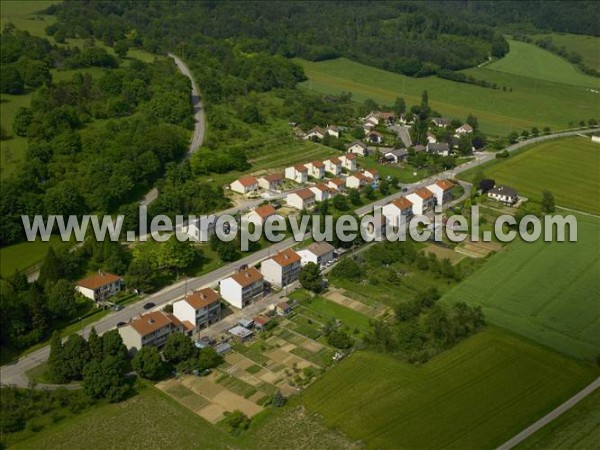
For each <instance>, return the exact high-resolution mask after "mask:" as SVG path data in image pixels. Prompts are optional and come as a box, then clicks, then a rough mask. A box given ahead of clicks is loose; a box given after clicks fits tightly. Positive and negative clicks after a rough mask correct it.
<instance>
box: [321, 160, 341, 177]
mask: <svg viewBox="0 0 600 450" xmlns="http://www.w3.org/2000/svg"><path fill="white" fill-rule="evenodd" d="M323 164H325V172H329V173H332V174H333V175H334V176H336V177H337V176H338V175H339V174H340V173H342V161H340V158H335V157H333V158H329V159H326V160H325V161H323Z"/></svg>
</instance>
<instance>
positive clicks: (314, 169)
mask: <svg viewBox="0 0 600 450" xmlns="http://www.w3.org/2000/svg"><path fill="white" fill-rule="evenodd" d="M305 166H306V168H307V169H308V174H309V175H310V176H311V177H313V178H316V179H317V180H320V179H321V178H323V177H324V176H325V164H323V161H313V162H309V163H308V164H305Z"/></svg>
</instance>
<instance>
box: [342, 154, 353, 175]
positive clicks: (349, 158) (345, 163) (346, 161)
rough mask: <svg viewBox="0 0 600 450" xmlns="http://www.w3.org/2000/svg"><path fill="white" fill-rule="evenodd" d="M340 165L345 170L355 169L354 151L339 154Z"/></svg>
mask: <svg viewBox="0 0 600 450" xmlns="http://www.w3.org/2000/svg"><path fill="white" fill-rule="evenodd" d="M340 161H341V162H342V167H343V168H344V169H346V170H350V171H352V170H356V155H355V154H354V153H346V154H344V155H342V156H340Z"/></svg>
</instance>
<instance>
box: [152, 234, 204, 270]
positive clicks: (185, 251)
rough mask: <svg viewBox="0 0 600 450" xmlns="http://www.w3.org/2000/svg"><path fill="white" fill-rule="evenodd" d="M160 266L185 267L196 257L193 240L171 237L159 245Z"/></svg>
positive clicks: (170, 267)
mask: <svg viewBox="0 0 600 450" xmlns="http://www.w3.org/2000/svg"><path fill="white" fill-rule="evenodd" d="M159 248H160V250H159V253H158V266H159V267H167V268H169V269H185V268H186V267H188V266H190V265H191V264H192V263H193V262H194V259H195V258H196V251H195V249H194V247H193V246H192V244H191V242H187V241H183V242H182V241H180V240H179V239H169V240H168V241H167V242H164V243H163V244H161V245H160V246H159Z"/></svg>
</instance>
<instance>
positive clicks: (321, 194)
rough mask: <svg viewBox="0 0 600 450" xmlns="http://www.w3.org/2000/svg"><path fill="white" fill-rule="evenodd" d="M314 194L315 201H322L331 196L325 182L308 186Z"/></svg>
mask: <svg viewBox="0 0 600 450" xmlns="http://www.w3.org/2000/svg"><path fill="white" fill-rule="evenodd" d="M309 189H310V190H311V191H312V193H313V194H315V201H317V202H322V201H325V200H328V199H329V198H330V197H331V189H330V188H329V187H328V186H327V185H326V184H325V183H321V184H317V185H315V186H311V187H310V188H309Z"/></svg>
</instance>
